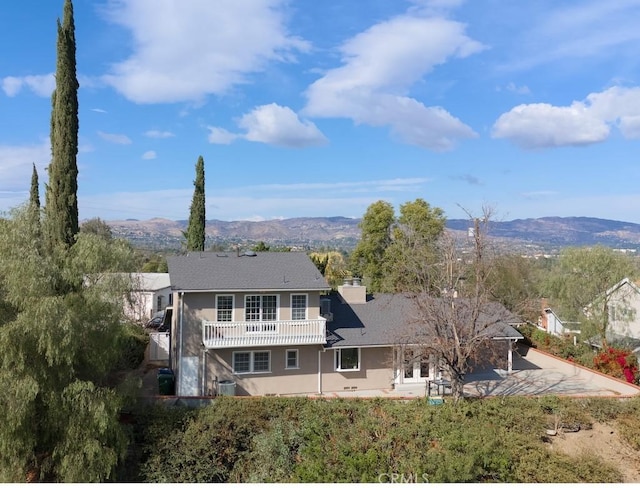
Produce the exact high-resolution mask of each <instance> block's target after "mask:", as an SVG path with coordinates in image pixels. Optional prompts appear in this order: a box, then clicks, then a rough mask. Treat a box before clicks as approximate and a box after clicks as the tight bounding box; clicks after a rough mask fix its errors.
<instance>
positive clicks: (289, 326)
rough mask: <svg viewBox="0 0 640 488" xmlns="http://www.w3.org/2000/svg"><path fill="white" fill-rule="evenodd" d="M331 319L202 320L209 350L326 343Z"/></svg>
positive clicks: (205, 341)
mask: <svg viewBox="0 0 640 488" xmlns="http://www.w3.org/2000/svg"><path fill="white" fill-rule="evenodd" d="M326 330H327V321H326V320H325V319H324V318H318V319H315V320H273V321H270V322H211V321H209V320H203V321H202V342H203V343H204V345H205V347H207V348H209V349H219V348H225V347H252V346H290V345H296V344H324V343H325V342H326Z"/></svg>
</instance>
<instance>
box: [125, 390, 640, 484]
mask: <svg viewBox="0 0 640 488" xmlns="http://www.w3.org/2000/svg"><path fill="white" fill-rule="evenodd" d="M585 402H586V401H585V400H570V399H565V398H556V397H548V398H543V399H535V398H525V397H509V398H493V399H482V400H481V399H478V400H471V401H465V402H460V403H458V404H453V403H445V404H444V405H442V406H438V407H433V406H429V405H427V404H426V402H425V401H424V400H414V401H410V402H398V401H394V400H388V399H375V400H358V399H340V400H311V399H306V398H260V399H255V398H252V399H238V398H229V397H222V398H219V399H217V400H216V401H215V402H214V403H213V404H212V405H211V406H209V407H206V408H202V409H175V408H163V407H154V408H150V409H148V410H146V411H145V412H144V413H143V414H141V415H140V416H139V417H138V423H137V424H136V426H135V431H136V443H135V444H136V446H135V449H134V450H133V451H132V452H134V453H137V455H138V458H137V459H133V458H130V460H129V461H130V462H131V463H132V465H135V466H136V467H137V469H136V475H135V476H133V475H131V474H129V475H128V476H129V478H128V479H126V481H146V482H184V481H190V482H220V481H222V482H224V481H231V482H379V481H393V480H394V479H395V480H396V481H430V482H465V481H466V482H481V481H506V482H513V483H517V482H616V481H620V479H621V478H620V473H618V472H617V471H616V470H615V469H614V468H613V467H611V466H609V465H607V464H604V463H603V462H601V461H600V460H599V459H598V458H594V457H593V456H583V457H579V458H571V457H568V456H565V455H562V454H559V453H557V452H554V451H553V450H550V449H549V448H548V445H547V444H545V443H544V432H545V429H546V428H547V426H548V422H549V419H550V418H551V417H553V418H556V417H558V418H560V419H562V421H563V422H566V423H567V424H578V425H580V426H581V428H585V427H588V425H590V422H591V421H592V418H591V417H590V415H589V412H591V411H594V412H599V415H604V414H605V412H607V411H611V412H614V413H615V414H616V415H618V416H620V418H625V419H626V418H627V417H623V416H628V417H630V416H631V415H636V414H637V412H638V411H639V410H640V402H626V403H620V402H617V403H615V402H616V400H604V399H603V400H599V401H597V402H587V403H585ZM608 402H613V403H611V404H609V403H608ZM623 422H628V423H630V422H631V420H623ZM626 425H627V424H625V426H626ZM639 425H640V423H639ZM637 432H640V430H638V431H637ZM638 438H640V435H638ZM393 477H395V478H393ZM123 480H124V479H123Z"/></svg>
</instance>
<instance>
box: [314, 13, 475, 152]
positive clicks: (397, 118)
mask: <svg viewBox="0 0 640 488" xmlns="http://www.w3.org/2000/svg"><path fill="white" fill-rule="evenodd" d="M464 31H465V26H464V25H463V24H461V23H458V22H454V21H451V20H447V19H445V18H442V17H433V16H423V15H421V13H420V12H419V11H417V10H410V11H409V12H408V13H407V14H405V15H401V16H397V17H394V18H392V19H390V20H387V21H384V22H380V23H378V24H375V25H373V26H372V27H370V28H369V29H368V30H366V31H364V32H361V33H359V34H358V35H356V36H354V37H352V38H351V39H349V40H347V41H346V42H345V43H344V44H343V45H342V46H341V47H340V53H341V55H342V65H341V66H340V67H338V68H334V69H330V70H329V71H327V72H326V74H325V75H324V76H323V77H321V78H320V79H318V80H317V81H315V82H314V83H313V84H312V85H311V86H310V87H309V88H308V89H307V91H306V96H307V99H308V101H307V105H306V107H305V108H304V110H303V113H304V114H305V115H308V116H310V117H327V118H332V117H340V118H348V119H351V120H353V121H354V122H355V123H356V124H367V125H371V126H378V127H379V126H388V127H390V129H391V132H392V134H393V135H394V136H395V137H396V138H397V139H399V140H400V141H402V142H404V143H408V144H413V145H417V146H422V147H425V148H429V149H434V150H448V149H451V148H452V147H453V145H454V144H455V142H456V141H457V140H459V139H465V138H470V137H476V133H475V132H474V131H473V130H472V129H471V128H470V127H469V126H467V125H465V124H464V123H463V122H461V121H460V120H459V119H457V118H456V117H454V116H452V115H451V114H450V113H449V112H447V110H445V109H444V108H442V107H428V106H426V105H424V104H423V103H422V102H420V101H419V100H417V99H415V98H411V97H409V96H407V95H406V93H407V92H408V91H409V89H410V88H411V86H412V85H413V84H414V83H416V82H417V81H419V80H422V79H423V77H424V76H425V75H426V74H427V73H429V72H430V71H431V70H432V69H433V68H434V66H436V65H439V64H443V63H445V62H446V61H447V60H448V59H450V58H454V57H458V58H463V57H467V56H469V55H471V54H474V53H477V52H479V51H481V50H482V49H484V46H483V45H482V44H481V43H479V42H477V41H474V40H473V39H471V38H469V37H468V36H467V35H466V34H465V32H464Z"/></svg>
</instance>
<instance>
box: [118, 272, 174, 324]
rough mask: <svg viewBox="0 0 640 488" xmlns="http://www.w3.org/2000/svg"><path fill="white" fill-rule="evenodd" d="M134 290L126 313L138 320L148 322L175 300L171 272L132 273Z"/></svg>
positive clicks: (132, 318)
mask: <svg viewBox="0 0 640 488" xmlns="http://www.w3.org/2000/svg"><path fill="white" fill-rule="evenodd" d="M131 281H132V292H131V294H130V299H129V301H128V302H127V303H126V305H125V314H126V315H127V316H128V317H129V318H130V319H131V320H134V321H136V322H146V321H148V320H149V319H150V318H151V317H153V315H154V314H155V313H157V312H161V311H163V310H164V309H165V308H166V307H167V306H170V305H171V303H172V300H173V296H172V292H171V280H170V278H169V273H131Z"/></svg>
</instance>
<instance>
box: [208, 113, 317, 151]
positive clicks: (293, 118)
mask: <svg viewBox="0 0 640 488" xmlns="http://www.w3.org/2000/svg"><path fill="white" fill-rule="evenodd" d="M238 127H239V128H240V129H244V130H245V132H244V133H243V134H234V133H232V132H229V131H227V130H225V129H223V128H220V127H209V142H211V143H213V144H230V143H231V142H233V141H234V140H235V139H245V140H247V141H252V142H262V143H264V144H272V145H274V146H281V147H292V148H294V147H295V148H299V147H308V146H319V145H323V144H326V143H327V138H326V137H325V136H324V135H323V134H322V132H320V130H319V129H318V128H317V127H316V126H315V124H314V123H313V122H310V121H308V120H300V118H299V117H298V115H297V114H296V113H295V112H294V111H293V110H291V109H290V108H289V107H282V106H280V105H278V104H276V103H271V104H269V105H261V106H259V107H256V108H255V109H253V110H252V111H251V112H249V113H246V114H244V115H243V116H242V117H241V118H240V120H239V121H238Z"/></svg>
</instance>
